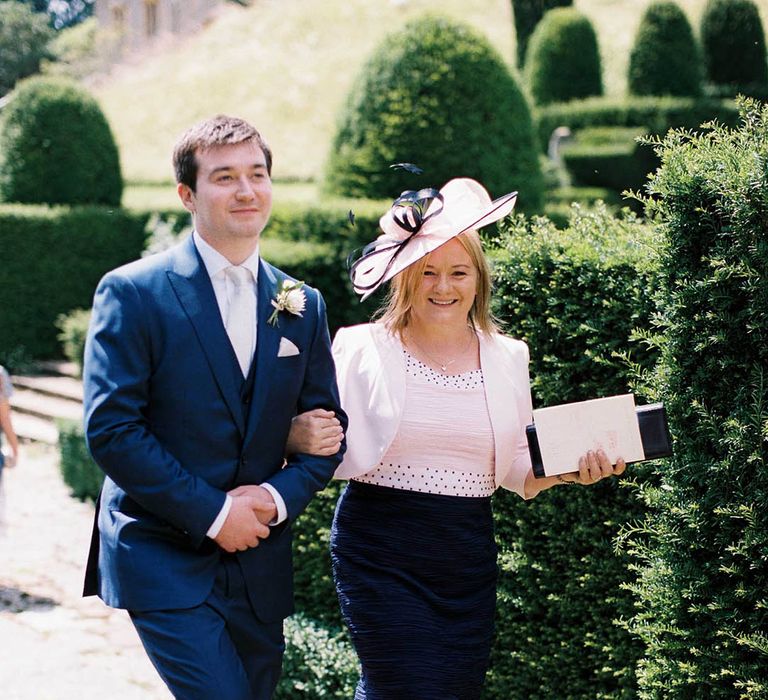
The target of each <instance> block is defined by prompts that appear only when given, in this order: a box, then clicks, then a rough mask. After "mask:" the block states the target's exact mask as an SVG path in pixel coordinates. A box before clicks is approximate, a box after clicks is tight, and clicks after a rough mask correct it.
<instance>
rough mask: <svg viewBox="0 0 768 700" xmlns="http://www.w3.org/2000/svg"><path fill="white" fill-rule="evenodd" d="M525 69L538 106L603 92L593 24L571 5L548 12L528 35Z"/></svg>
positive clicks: (598, 53) (598, 52)
mask: <svg viewBox="0 0 768 700" xmlns="http://www.w3.org/2000/svg"><path fill="white" fill-rule="evenodd" d="M525 70H526V77H527V81H528V88H529V90H530V92H531V95H532V97H533V101H534V102H535V103H536V104H537V105H545V104H549V103H550V102H567V101H568V100H573V99H580V98H584V97H592V96H595V95H602V94H603V79H602V69H601V66H600V51H599V49H598V46H597V35H596V34H595V30H594V28H593V27H592V23H591V22H590V21H589V20H588V19H587V18H586V17H585V16H584V15H583V14H581V13H580V12H578V11H577V10H574V9H572V8H560V9H555V10H550V11H549V12H547V14H546V15H544V19H542V21H541V22H540V23H539V26H538V27H536V31H535V32H534V33H533V36H532V37H531V42H530V44H529V45H528V55H527V57H526V61H525Z"/></svg>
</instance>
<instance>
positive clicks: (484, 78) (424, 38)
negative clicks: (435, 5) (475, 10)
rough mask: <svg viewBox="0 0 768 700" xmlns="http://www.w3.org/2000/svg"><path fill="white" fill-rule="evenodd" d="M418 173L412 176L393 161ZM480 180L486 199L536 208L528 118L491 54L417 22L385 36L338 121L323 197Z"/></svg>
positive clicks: (481, 43) (444, 28) (483, 44)
mask: <svg viewBox="0 0 768 700" xmlns="http://www.w3.org/2000/svg"><path fill="white" fill-rule="evenodd" d="M402 162H406V163H413V164H416V165H417V166H418V167H419V168H421V169H423V171H424V172H423V175H416V174H414V173H412V172H409V171H408V170H404V169H402V168H391V167H390V166H391V165H393V164H396V163H402ZM459 176H462V177H473V178H476V179H477V180H479V181H480V182H481V183H483V185H485V187H486V188H487V189H488V191H489V192H490V193H491V196H494V197H496V196H499V195H502V194H504V193H506V192H510V191H512V190H519V191H520V200H519V202H520V205H519V206H520V207H521V208H524V209H526V210H528V211H535V210H536V209H537V208H538V207H539V206H540V204H541V196H542V186H543V185H542V178H541V171H540V167H539V161H538V153H537V149H536V144H535V140H534V132H533V127H532V123H531V116H530V111H529V109H528V105H527V103H526V101H525V98H524V97H523V94H522V92H521V91H520V89H519V87H518V86H517V84H516V83H515V80H514V79H513V78H512V76H511V75H510V73H509V71H508V69H507V68H506V66H505V65H504V63H503V61H502V60H501V58H500V57H499V55H498V54H497V53H496V52H495V51H494V50H493V49H492V48H491V47H490V45H489V44H488V42H487V41H486V40H485V39H483V38H482V37H481V36H479V35H478V34H476V33H475V32H474V31H472V30H470V29H468V28H467V27H465V26H463V25H459V24H455V23H454V22H452V21H449V20H446V19H443V18H439V17H434V16H426V17H424V18H421V19H419V20H416V21H414V22H412V23H410V24H408V25H406V26H405V28H404V29H403V30H402V31H400V32H398V33H395V34H393V35H390V36H389V37H387V38H386V39H385V40H384V42H383V43H382V44H381V46H379V48H378V49H377V50H376V51H375V52H374V54H373V56H372V57H371V58H370V60H369V61H368V63H367V65H366V66H365V67H364V69H363V71H362V73H361V74H360V75H359V76H358V78H357V80H356V82H355V85H354V86H353V88H352V90H351V92H350V94H349V97H348V99H347V103H346V105H345V107H344V108H343V111H342V113H341V115H340V118H339V122H338V127H337V132H336V134H335V137H334V140H333V144H332V149H331V153H330V156H329V158H328V162H327V164H326V172H325V182H324V189H325V190H326V191H327V192H329V193H332V194H337V195H343V196H353V197H371V198H386V199H392V198H393V197H396V196H397V195H398V194H400V192H402V191H403V190H406V189H418V188H420V187H427V186H433V187H441V186H442V185H443V184H444V183H445V182H447V181H448V180H450V179H451V178H454V177H459Z"/></svg>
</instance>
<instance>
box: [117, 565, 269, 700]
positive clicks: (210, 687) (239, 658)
mask: <svg viewBox="0 0 768 700" xmlns="http://www.w3.org/2000/svg"><path fill="white" fill-rule="evenodd" d="M129 612H130V615H131V619H132V621H133V624H134V625H135V627H136V630H137V632H138V633H139V637H140V638H141V641H142V644H143V645H144V648H145V649H146V651H147V654H148V655H149V658H150V659H151V661H152V663H153V664H154V666H155V668H156V669H157V671H158V673H159V674H160V676H161V677H162V679H163V680H164V681H165V683H166V685H167V686H168V688H169V689H170V690H171V692H172V693H173V695H174V697H175V698H177V699H178V700H213V699H214V698H215V700H269V699H270V698H271V697H272V694H273V692H274V689H275V686H276V685H277V681H278V679H279V677H280V667H281V663H282V655H283V649H284V642H283V626H282V623H280V622H278V623H274V624H264V623H262V622H261V621H260V620H259V619H258V618H257V617H256V616H255V615H254V613H253V609H252V608H251V606H250V604H249V602H248V596H247V593H246V590H245V585H244V581H243V575H242V572H241V570H240V566H239V564H238V563H237V560H236V559H235V558H234V557H222V562H221V564H220V567H219V572H218V575H217V577H216V583H215V585H214V587H213V590H212V591H211V594H210V595H209V596H208V598H207V599H206V600H205V602H203V603H202V604H201V605H198V606H197V607H194V608H188V609H183V610H158V611H150V612H134V611H129Z"/></svg>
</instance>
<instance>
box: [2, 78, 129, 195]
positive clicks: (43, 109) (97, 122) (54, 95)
mask: <svg viewBox="0 0 768 700" xmlns="http://www.w3.org/2000/svg"><path fill="white" fill-rule="evenodd" d="M122 191H123V181H122V177H121V175H120V160H119V156H118V152H117V146H116V145H115V141H114V138H113V137H112V132H111V131H110V128H109V124H107V120H106V119H105V118H104V114H103V113H102V111H101V109H100V108H99V105H98V104H97V103H96V101H95V100H94V99H93V98H92V97H91V96H90V95H89V94H88V93H87V92H85V91H84V90H83V89H82V88H80V87H79V86H78V85H77V84H76V83H73V82H71V81H69V80H64V79H62V78H37V77H35V78H30V79H28V80H26V81H23V82H22V83H20V84H19V86H18V88H17V89H16V90H15V91H14V93H13V95H12V98H11V100H10V103H9V104H8V106H7V107H6V108H5V109H4V110H3V115H2V123H1V124H0V201H5V202H23V203H27V204H39V203H44V204H108V205H113V206H119V204H120V197H121V195H122Z"/></svg>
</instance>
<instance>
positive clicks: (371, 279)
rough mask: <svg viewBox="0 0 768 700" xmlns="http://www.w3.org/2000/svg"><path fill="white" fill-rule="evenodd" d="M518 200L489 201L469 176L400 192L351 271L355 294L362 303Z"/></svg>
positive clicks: (504, 213)
mask: <svg viewBox="0 0 768 700" xmlns="http://www.w3.org/2000/svg"><path fill="white" fill-rule="evenodd" d="M516 201H517V192H510V193H509V194H505V195H504V196H503V197H499V198H498V199H495V200H493V201H491V197H490V195H489V194H488V192H487V191H486V189H485V188H484V187H483V186H482V185H481V184H480V183H479V182H477V181H476V180H472V179H470V178H467V177H461V178H455V179H453V180H450V181H449V182H447V183H446V184H445V185H444V186H443V188H442V189H440V191H439V192H436V191H435V190H421V191H419V192H404V193H403V194H402V195H401V196H400V197H399V198H398V199H396V200H395V203H394V204H393V205H392V207H391V209H390V210H389V211H388V212H387V213H386V214H384V216H382V217H381V219H380V220H379V226H380V227H381V230H382V231H383V234H382V235H381V236H379V237H378V238H377V239H376V240H375V241H374V242H373V243H370V244H369V245H368V246H366V248H365V249H364V251H363V254H362V256H361V257H360V258H359V259H358V260H357V261H356V262H355V263H354V264H353V265H352V266H351V269H350V277H351V279H352V286H353V287H354V289H355V292H357V293H358V294H361V295H362V298H361V301H363V300H364V299H366V298H367V297H368V296H370V295H371V294H373V292H374V291H376V289H378V288H379V287H380V286H381V285H382V284H384V283H385V282H387V281H388V280H390V279H392V278H393V277H394V276H395V275H397V274H398V273H400V272H402V271H403V270H404V269H405V268H406V267H408V266H409V265H412V264H413V263H415V262H416V261H418V260H421V258H423V257H424V256H425V255H429V254H430V253H431V252H432V251H433V250H435V249H436V248H439V247H440V246H441V245H443V244H444V243H447V242H448V241H450V240H451V239H452V238H455V237H456V236H458V235H460V234H462V233H464V232H465V231H470V230H476V229H479V228H482V227H483V226H487V225H488V224H492V223H493V222H494V221H498V220H499V219H503V218H504V217H505V216H507V215H508V214H509V213H510V212H511V211H512V209H514V206H515V202H516ZM425 204H426V210H424V209H423V206H424V205H425Z"/></svg>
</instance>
